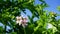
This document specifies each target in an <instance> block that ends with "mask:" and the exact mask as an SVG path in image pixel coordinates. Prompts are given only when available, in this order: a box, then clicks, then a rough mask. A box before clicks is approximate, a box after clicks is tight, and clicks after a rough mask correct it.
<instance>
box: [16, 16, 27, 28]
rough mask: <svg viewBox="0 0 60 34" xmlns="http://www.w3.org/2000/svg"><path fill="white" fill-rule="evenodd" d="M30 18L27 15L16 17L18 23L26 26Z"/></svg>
mask: <svg viewBox="0 0 60 34" xmlns="http://www.w3.org/2000/svg"><path fill="white" fill-rule="evenodd" d="M27 22H28V19H27V17H21V16H17V17H16V24H19V25H22V26H23V27H24V28H25V26H27Z"/></svg>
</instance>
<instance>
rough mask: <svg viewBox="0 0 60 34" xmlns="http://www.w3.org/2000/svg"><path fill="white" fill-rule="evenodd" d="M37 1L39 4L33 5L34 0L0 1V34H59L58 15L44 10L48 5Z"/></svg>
mask: <svg viewBox="0 0 60 34" xmlns="http://www.w3.org/2000/svg"><path fill="white" fill-rule="evenodd" d="M39 1H40V2H41V4H36V5H35V0H0V23H1V24H3V26H0V34H60V19H58V20H57V19H56V17H57V16H59V14H57V13H54V12H52V11H51V12H49V11H46V10H44V8H46V7H48V4H47V3H46V2H45V1H44V0H39ZM58 8H59V7H58ZM26 9H27V12H25V11H26ZM28 10H29V11H30V12H31V15H27V13H28V12H29V11H28ZM21 12H23V13H24V14H25V15H27V17H25V16H24V17H22V16H21ZM35 18H37V20H35ZM34 20H35V21H34ZM49 24H50V25H49ZM7 26H8V27H7Z"/></svg>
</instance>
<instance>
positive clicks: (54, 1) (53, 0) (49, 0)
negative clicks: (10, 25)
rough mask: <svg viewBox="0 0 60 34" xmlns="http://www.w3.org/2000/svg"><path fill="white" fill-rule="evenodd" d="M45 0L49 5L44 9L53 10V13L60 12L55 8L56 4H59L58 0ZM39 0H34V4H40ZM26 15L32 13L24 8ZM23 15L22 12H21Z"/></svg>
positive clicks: (59, 17)
mask: <svg viewBox="0 0 60 34" xmlns="http://www.w3.org/2000/svg"><path fill="white" fill-rule="evenodd" d="M45 2H46V3H47V4H48V5H49V7H47V8H45V10H48V11H53V12H55V13H58V14H60V12H59V11H58V10H57V6H60V0H45ZM40 3H41V2H40V1H39V0H35V4H40ZM26 13H27V15H30V16H31V15H32V14H31V12H29V10H27V9H26ZM22 15H24V13H22ZM56 19H60V16H58V17H56Z"/></svg>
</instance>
